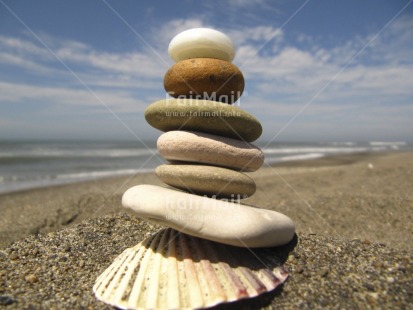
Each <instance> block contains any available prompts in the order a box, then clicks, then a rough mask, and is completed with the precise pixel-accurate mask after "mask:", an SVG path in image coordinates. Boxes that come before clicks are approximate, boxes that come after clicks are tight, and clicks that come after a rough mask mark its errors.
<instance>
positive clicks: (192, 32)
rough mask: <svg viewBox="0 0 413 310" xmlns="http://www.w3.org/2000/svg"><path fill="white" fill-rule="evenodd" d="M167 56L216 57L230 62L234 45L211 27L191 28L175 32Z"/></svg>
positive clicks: (233, 53)
mask: <svg viewBox="0 0 413 310" xmlns="http://www.w3.org/2000/svg"><path fill="white" fill-rule="evenodd" d="M168 53H169V56H170V57H171V58H172V59H173V60H174V61H175V62H178V61H181V60H185V59H190V58H217V59H221V60H226V61H229V62H231V61H232V60H233V59H234V57H235V47H234V44H233V43H232V41H231V39H230V38H229V37H228V36H227V35H225V34H224V33H222V32H220V31H218V30H215V29H211V28H193V29H189V30H186V31H183V32H181V33H179V34H177V35H176V36H175V37H174V38H173V39H172V41H171V43H169V48H168Z"/></svg>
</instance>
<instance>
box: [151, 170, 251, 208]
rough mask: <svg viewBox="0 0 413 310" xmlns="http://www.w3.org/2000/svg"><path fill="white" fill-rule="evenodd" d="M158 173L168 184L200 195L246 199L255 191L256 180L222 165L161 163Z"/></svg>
mask: <svg viewBox="0 0 413 310" xmlns="http://www.w3.org/2000/svg"><path fill="white" fill-rule="evenodd" d="M155 172H156V175H157V176H158V178H159V179H161V181H163V182H165V183H166V184H168V185H170V186H173V187H176V188H179V189H182V190H184V191H187V192H191V193H194V194H198V195H207V196H217V197H225V198H229V199H232V200H236V199H244V198H247V197H250V196H252V195H253V194H254V193H255V190H256V186H255V182H254V181H253V180H252V179H251V178H250V177H249V176H247V175H245V174H243V173H241V172H237V171H234V170H229V169H226V168H221V167H214V166H202V165H172V164H171V165H160V166H158V167H157V168H156V171H155Z"/></svg>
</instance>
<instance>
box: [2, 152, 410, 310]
mask: <svg viewBox="0 0 413 310" xmlns="http://www.w3.org/2000/svg"><path fill="white" fill-rule="evenodd" d="M412 155H413V154H412V153H408V152H403V153H397V152H395V153H363V154H351V155H339V156H334V157H326V158H321V159H315V160H308V161H301V162H289V163H284V164H281V165H276V166H271V167H264V168H262V169H260V170H259V171H257V172H254V173H251V174H250V176H251V177H252V178H253V179H254V180H255V182H256V184H257V192H256V194H255V195H254V196H252V197H251V198H248V199H246V200H245V203H246V204H251V205H257V206H260V207H262V208H267V209H272V210H277V211H279V212H282V213H284V214H286V215H288V216H290V217H291V218H292V219H293V221H294V222H295V223H296V231H297V236H298V243H297V244H296V245H294V246H290V247H289V248H288V249H287V248H285V249H284V251H287V252H286V253H287V254H286V255H285V256H286V261H285V264H286V266H287V268H288V269H289V270H290V279H289V280H288V281H287V282H286V284H285V285H284V286H283V287H282V288H281V289H279V290H277V292H276V293H274V294H269V295H265V296H264V297H263V298H260V299H258V301H253V302H252V304H251V303H248V302H247V303H241V304H240V305H238V306H237V307H239V306H241V307H253V308H261V307H270V308H271V307H273V306H274V307H275V306H276V307H277V308H281V309H290V308H291V309H292V308H295V307H297V306H299V307H301V308H317V307H326V306H327V307H328V306H333V305H337V306H341V307H362V308H365V307H368V306H370V307H378V306H383V307H385V306H386V305H387V306H397V307H401V308H408V307H409V306H408V305H409V303H410V304H411V303H412V302H413V300H412V295H413V294H412V293H413V283H412V282H411V281H412V267H411V266H412V250H413V241H412V239H411V236H412V235H413V194H412V190H411V189H412V185H413V168H412V167H413V156H412ZM142 183H147V184H155V185H161V186H162V183H161V182H160V181H159V180H158V179H157V178H156V177H155V175H154V174H151V173H149V174H140V175H136V176H132V177H118V178H111V179H103V180H96V181H90V182H84V183H76V184H69V185H63V186H55V187H49V188H42V189H33V190H29V191H24V192H16V193H9V194H4V195H1V196H0V210H1V214H2V216H1V218H0V248H2V250H1V251H0V267H1V268H0V270H1V271H0V276H1V281H0V305H7V307H8V308H10V309H13V308H27V307H29V306H33V307H34V308H42V307H43V308H56V309H58V308H59V309H62V308H66V309H69V308H71V309H79V308H82V307H83V308H87V307H89V308H92V309H93V308H96V309H98V308H99V309H101V308H102V307H103V305H102V304H101V303H98V302H97V301H95V299H94V297H93V293H92V290H91V288H92V286H93V282H94V279H95V278H96V277H97V275H98V274H99V273H100V272H102V271H103V270H104V269H105V268H106V267H107V266H108V265H109V264H110V261H111V260H112V259H113V258H114V257H116V256H117V255H118V254H120V253H121V252H122V251H123V249H125V248H126V247H130V246H132V245H134V244H136V243H138V242H139V241H140V240H142V238H143V237H145V236H148V235H149V234H150V233H152V232H154V231H156V230H158V229H159V227H156V226H154V225H149V224H146V223H144V222H142V221H140V220H139V219H136V218H135V217H134V216H133V215H132V214H131V213H128V212H127V211H126V210H124V209H123V208H122V207H121V204H120V199H121V196H122V194H123V192H124V191H125V190H126V189H127V188H129V187H131V186H133V185H137V184H142ZM125 213H127V214H125ZM49 232H51V233H49ZM48 233H49V234H48ZM13 242H14V243H13ZM41 261H44V262H45V264H44V265H43V266H42V265H41V263H40V262H41ZM28 276H30V277H28ZM50 281H51V282H50ZM397 288H399V290H396V289H397ZM39 290H41V293H40V295H39V296H41V297H36V294H38V291H39ZM316 293H317V294H316ZM67 294H68V295H69V297H68V296H67ZM346 296H347V297H346ZM346 298H347V301H346Z"/></svg>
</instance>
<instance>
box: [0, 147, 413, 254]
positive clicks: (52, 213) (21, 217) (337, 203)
mask: <svg viewBox="0 0 413 310" xmlns="http://www.w3.org/2000/svg"><path fill="white" fill-rule="evenodd" d="M412 154H413V153H412V152H397V151H396V152H385V153H384V152H383V153H381V152H380V153H379V152H370V153H353V154H341V155H331V156H326V157H323V158H317V159H308V160H301V161H291V162H282V163H277V164H273V165H271V166H270V167H268V166H263V168H261V169H259V170H258V171H256V172H252V173H248V174H249V175H250V176H251V177H252V178H253V179H254V180H255V182H256V184H257V192H256V193H255V195H253V196H252V197H250V198H248V199H245V200H243V203H245V204H251V205H255V206H259V207H262V208H267V209H273V210H276V211H279V212H282V213H284V214H286V215H288V216H290V217H291V218H292V219H293V221H294V222H295V223H296V227H297V231H299V232H303V233H317V234H321V235H325V236H329V235H331V236H335V237H344V238H349V239H354V238H361V239H369V240H371V241H375V242H379V243H380V242H382V243H386V244H392V246H393V247H396V248H397V247H399V248H400V247H407V248H408V249H413V242H409V240H406V238H402V236H403V233H405V234H407V233H413V227H412V224H411V223H408V222H407V221H408V220H409V219H410V220H412V214H411V213H413V212H412V205H413V202H412V199H413V198H412V194H411V193H410V190H409V184H410V185H411V184H413V180H412V178H413V172H412V173H410V172H409V171H410V170H409V167H410V166H413V159H412V160H411V159H410V158H413V156H412ZM369 167H370V168H369ZM409 180H411V181H409ZM144 183H146V184H153V185H159V186H165V185H164V184H163V183H162V182H161V181H160V180H158V178H157V177H156V176H155V174H154V173H142V174H136V175H132V176H118V177H109V178H102V179H97V180H90V181H82V182H78V183H71V184H63V185H54V186H49V187H43V188H36V189H28V190H24V191H18V192H12V193H4V194H0V211H1V212H2V217H1V218H0V248H2V247H5V246H7V245H8V244H9V243H10V242H13V241H17V240H20V239H22V238H24V237H26V236H28V235H36V234H39V233H40V234H44V233H47V232H52V231H56V230H60V229H64V228H67V227H73V226H74V225H76V224H79V223H81V222H82V221H84V220H87V219H90V218H96V217H100V216H104V215H108V214H114V213H119V212H125V213H129V211H128V210H126V209H124V208H123V207H122V206H121V203H120V202H121V196H122V194H123V193H124V192H125V191H126V190H127V189H128V188H129V187H131V186H134V185H137V184H144ZM380 186H382V189H380ZM409 210H410V213H409ZM25 215H28V216H25ZM412 222H413V221H412Z"/></svg>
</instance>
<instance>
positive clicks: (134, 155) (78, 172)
mask: <svg viewBox="0 0 413 310" xmlns="http://www.w3.org/2000/svg"><path fill="white" fill-rule="evenodd" d="M256 145H257V146H258V147H261V148H262V149H263V151H264V154H265V160H266V163H268V164H274V163H279V162H283V161H293V160H304V159H315V158H321V157H324V156H327V155H333V154H350V153H357V152H384V151H403V150H412V148H413V145H412V144H411V143H406V142H404V141H398V142H387V141H371V142H312V143H309V142H305V143H304V142H302V143H297V142H294V143H282V142H274V143H269V144H268V143H265V142H262V143H257V144H256ZM162 163H165V160H164V159H163V158H162V157H161V156H160V155H159V153H158V152H157V150H156V143H155V142H153V141H149V142H139V143H138V142H134V141H63V142H62V141H17V142H15V141H13V142H11V141H3V142H1V141H0V194H2V193H9V192H15V191H21V190H27V189H32V188H39V187H48V186H52V185H59V184H67V183H74V182H80V181H87V180H96V179H101V178H107V177H114V176H127V175H133V174H139V173H146V172H151V171H154V169H155V168H156V166H158V165H160V164H162Z"/></svg>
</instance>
